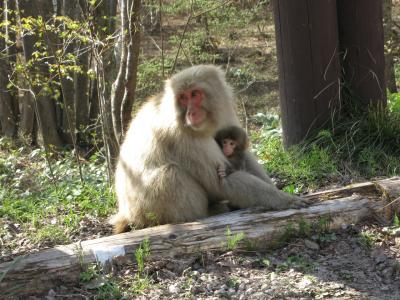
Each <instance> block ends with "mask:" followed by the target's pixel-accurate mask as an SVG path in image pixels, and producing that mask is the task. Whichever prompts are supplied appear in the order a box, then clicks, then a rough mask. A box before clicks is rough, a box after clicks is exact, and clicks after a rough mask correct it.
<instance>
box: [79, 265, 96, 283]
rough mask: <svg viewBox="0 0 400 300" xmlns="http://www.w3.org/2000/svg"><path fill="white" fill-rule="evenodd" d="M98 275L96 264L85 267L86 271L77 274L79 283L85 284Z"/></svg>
mask: <svg viewBox="0 0 400 300" xmlns="http://www.w3.org/2000/svg"><path fill="white" fill-rule="evenodd" d="M99 275H100V268H99V266H98V265H97V264H91V265H89V266H87V268H86V270H85V271H83V272H81V273H80V274H79V281H80V282H82V283H87V282H89V281H91V280H93V279H95V278H97V277H99Z"/></svg>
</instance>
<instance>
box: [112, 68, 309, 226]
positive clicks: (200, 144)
mask: <svg viewBox="0 0 400 300" xmlns="http://www.w3.org/2000/svg"><path fill="white" fill-rule="evenodd" d="M228 126H239V120H238V118H237V115H236V112H235V102H234V98H233V93H232V89H231V88H230V87H229V86H228V84H227V83H226V81H225V76H224V73H223V72H222V70H220V69H219V68H217V67H215V66H211V65H199V66H193V67H190V68H188V69H185V70H183V71H181V72H179V73H177V74H176V75H174V76H172V77H171V78H170V79H169V80H167V81H166V83H165V88H164V91H163V93H162V94H160V95H158V96H155V97H153V98H152V99H150V100H149V101H148V102H147V103H146V104H145V105H144V106H143V107H142V108H141V109H140V110H139V111H138V113H137V115H136V116H135V118H134V119H133V121H132V123H131V125H130V128H129V130H128V132H127V134H126V138H125V141H124V143H123V144H122V146H121V151H120V157H119V161H118V164H117V168H116V172H115V188H116V195H117V198H118V213H117V214H116V215H115V216H113V218H112V219H111V223H112V224H113V225H114V232H115V233H120V232H124V231H126V230H127V229H128V228H129V225H132V226H133V227H134V228H143V227H147V226H153V225H158V224H165V223H180V222H187V221H193V220H196V219H200V218H203V217H206V216H208V215H209V204H210V203H209V201H211V199H212V200H213V201H215V200H216V201H218V200H228V201H229V203H230V204H232V205H233V206H235V207H238V208H246V207H250V206H263V207H265V208H266V209H268V210H281V209H286V208H297V207H302V206H304V205H305V202H304V201H303V200H302V199H301V198H299V197H296V196H293V195H289V194H285V193H283V192H282V191H279V190H278V189H277V188H276V187H275V186H274V185H273V184H272V182H271V180H270V179H269V177H268V176H267V175H266V174H265V172H264V170H263V169H262V167H261V166H260V165H259V164H258V163H257V161H256V159H255V158H254V157H253V156H252V155H251V154H250V153H249V152H247V151H246V152H245V159H246V171H236V172H233V173H232V174H230V175H229V176H227V177H226V178H224V180H223V182H221V181H220V180H219V177H218V173H217V168H218V166H221V165H225V164H227V163H228V161H227V158H226V157H225V155H224V154H223V153H222V151H221V149H220V148H219V146H218V144H217V142H216V141H215V139H214V136H215V134H216V133H217V131H218V130H220V129H222V128H225V127H228Z"/></svg>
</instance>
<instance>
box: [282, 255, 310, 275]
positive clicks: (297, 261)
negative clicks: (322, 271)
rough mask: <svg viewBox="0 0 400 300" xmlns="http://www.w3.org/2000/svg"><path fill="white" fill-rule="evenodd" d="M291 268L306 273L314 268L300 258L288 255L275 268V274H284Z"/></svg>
mask: <svg viewBox="0 0 400 300" xmlns="http://www.w3.org/2000/svg"><path fill="white" fill-rule="evenodd" d="M291 268H293V269H297V270H299V271H300V272H308V271H310V270H312V269H313V268H314V265H313V263H312V262H309V261H308V260H306V259H305V258H303V257H302V256H299V255H290V256H288V257H287V258H286V260H285V261H284V262H283V263H281V264H279V265H278V266H277V267H276V272H277V273H280V272H284V271H287V270H289V269H291Z"/></svg>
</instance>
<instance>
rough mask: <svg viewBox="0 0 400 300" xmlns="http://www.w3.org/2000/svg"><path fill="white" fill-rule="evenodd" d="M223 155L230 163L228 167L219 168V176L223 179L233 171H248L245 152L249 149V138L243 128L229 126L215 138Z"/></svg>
mask: <svg viewBox="0 0 400 300" xmlns="http://www.w3.org/2000/svg"><path fill="white" fill-rule="evenodd" d="M215 140H216V141H217V143H218V145H219V147H220V148H221V150H222V153H223V154H224V155H225V156H226V158H227V159H228V161H229V165H228V166H225V165H223V166H219V167H218V175H219V177H220V178H221V179H222V178H224V177H226V175H229V174H231V173H232V172H233V171H235V170H236V171H237V170H246V164H245V159H244V158H245V151H246V150H247V148H248V147H249V138H248V137H247V133H246V132H245V131H244V129H243V128H241V127H238V126H229V127H226V128H223V129H221V130H219V131H218V132H217V134H216V136H215Z"/></svg>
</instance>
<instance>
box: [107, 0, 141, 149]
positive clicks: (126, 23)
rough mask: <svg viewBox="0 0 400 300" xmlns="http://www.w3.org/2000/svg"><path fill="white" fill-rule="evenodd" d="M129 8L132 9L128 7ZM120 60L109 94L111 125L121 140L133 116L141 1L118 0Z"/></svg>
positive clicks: (119, 140)
mask: <svg viewBox="0 0 400 300" xmlns="http://www.w3.org/2000/svg"><path fill="white" fill-rule="evenodd" d="M130 8H131V9H130ZM120 12H121V32H122V33H123V35H122V43H121V47H122V49H121V60H120V62H119V72H118V75H117V79H116V80H115V82H114V86H113V93H112V96H111V107H112V119H113V128H114V134H115V136H116V139H117V141H118V142H119V143H121V142H122V140H123V136H124V133H125V131H126V129H127V127H128V125H129V122H130V120H131V118H132V106H133V102H134V98H135V90H136V82H137V68H138V60H139V49H140V23H139V21H140V20H139V13H140V1H139V0H133V1H132V0H121V1H120Z"/></svg>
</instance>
